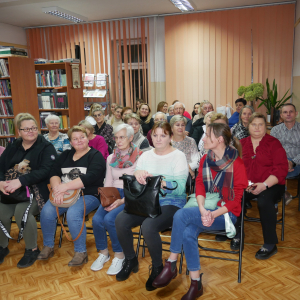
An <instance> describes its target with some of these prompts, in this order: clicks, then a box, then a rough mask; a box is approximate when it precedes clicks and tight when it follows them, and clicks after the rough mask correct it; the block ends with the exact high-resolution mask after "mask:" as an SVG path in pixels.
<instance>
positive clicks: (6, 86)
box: [0, 79, 11, 97]
mask: <svg viewBox="0 0 300 300" xmlns="http://www.w3.org/2000/svg"><path fill="white" fill-rule="evenodd" d="M0 96H2V97H10V96H11V90H10V82H9V80H7V79H6V80H0Z"/></svg>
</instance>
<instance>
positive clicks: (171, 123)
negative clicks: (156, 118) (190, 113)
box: [170, 115, 187, 128]
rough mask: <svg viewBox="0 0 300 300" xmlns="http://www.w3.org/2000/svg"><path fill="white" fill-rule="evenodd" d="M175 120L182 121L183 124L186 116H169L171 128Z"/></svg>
mask: <svg viewBox="0 0 300 300" xmlns="http://www.w3.org/2000/svg"><path fill="white" fill-rule="evenodd" d="M176 122H184V125H186V123H187V121H186V118H185V117H184V116H181V115H175V116H174V117H172V118H171V120H170V125H171V128H173V126H174V124H175V123H176Z"/></svg>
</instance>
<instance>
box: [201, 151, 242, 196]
mask: <svg viewBox="0 0 300 300" xmlns="http://www.w3.org/2000/svg"><path fill="white" fill-rule="evenodd" d="M237 157H238V151H237V150H236V149H235V148H234V147H232V146H228V147H227V148H226V149H225V152H224V156H223V157H222V159H221V160H218V161H214V160H215V154H214V153H213V152H212V151H211V150H209V151H208V154H207V156H206V159H205V161H204V164H203V170H202V175H203V183H204V186H205V191H206V192H210V193H219V195H220V198H221V199H222V198H223V195H222V189H223V187H225V188H228V199H229V200H233V199H234V191H233V163H234V161H235V160H236V158H237ZM210 169H212V170H214V171H215V172H217V175H216V177H215V179H214V180H213V178H212V174H211V170H210Z"/></svg>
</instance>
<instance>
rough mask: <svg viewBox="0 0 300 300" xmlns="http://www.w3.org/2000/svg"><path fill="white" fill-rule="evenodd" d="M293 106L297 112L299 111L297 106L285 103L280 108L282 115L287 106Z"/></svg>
mask: <svg viewBox="0 0 300 300" xmlns="http://www.w3.org/2000/svg"><path fill="white" fill-rule="evenodd" d="M289 105H290V106H293V107H294V109H295V111H297V108H296V106H295V105H294V104H293V103H284V104H283V105H282V106H281V107H280V113H282V109H283V108H284V107H285V106H289Z"/></svg>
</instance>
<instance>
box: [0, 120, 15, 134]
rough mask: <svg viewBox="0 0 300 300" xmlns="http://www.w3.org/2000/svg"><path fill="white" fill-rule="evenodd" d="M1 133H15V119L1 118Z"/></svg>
mask: <svg viewBox="0 0 300 300" xmlns="http://www.w3.org/2000/svg"><path fill="white" fill-rule="evenodd" d="M0 135H1V136H3V135H15V127H14V120H13V119H0Z"/></svg>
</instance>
